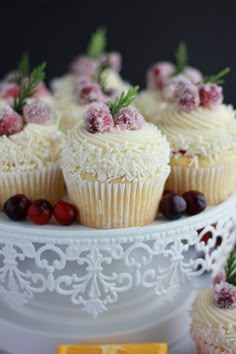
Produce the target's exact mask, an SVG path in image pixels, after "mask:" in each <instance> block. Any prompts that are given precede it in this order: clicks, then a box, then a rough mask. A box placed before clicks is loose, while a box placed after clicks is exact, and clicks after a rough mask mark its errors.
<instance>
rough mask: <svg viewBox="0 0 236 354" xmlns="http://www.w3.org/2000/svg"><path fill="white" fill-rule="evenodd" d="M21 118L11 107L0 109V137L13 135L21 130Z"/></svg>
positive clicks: (22, 124)
mask: <svg viewBox="0 0 236 354" xmlns="http://www.w3.org/2000/svg"><path fill="white" fill-rule="evenodd" d="M23 126H24V123H23V118H22V116H21V115H19V114H18V113H17V112H15V111H14V110H13V109H12V108H11V106H5V107H4V108H2V109H0V136H2V135H6V136H9V135H13V134H16V133H19V132H20V131H21V130H22V129H23Z"/></svg>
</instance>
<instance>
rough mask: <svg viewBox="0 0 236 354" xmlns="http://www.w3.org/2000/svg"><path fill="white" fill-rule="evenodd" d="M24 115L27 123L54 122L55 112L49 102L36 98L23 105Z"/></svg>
mask: <svg viewBox="0 0 236 354" xmlns="http://www.w3.org/2000/svg"><path fill="white" fill-rule="evenodd" d="M23 117H24V120H25V122H26V123H36V124H45V123H48V124H49V123H52V121H53V114H52V110H51V108H50V106H49V104H48V103H47V102H45V101H42V100H39V99H35V100H33V101H31V102H30V103H27V104H26V105H25V106H24V107H23Z"/></svg>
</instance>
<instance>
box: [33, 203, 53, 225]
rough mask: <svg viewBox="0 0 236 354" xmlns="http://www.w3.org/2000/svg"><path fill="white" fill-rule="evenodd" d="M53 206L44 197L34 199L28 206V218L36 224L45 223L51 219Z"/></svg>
mask: <svg viewBox="0 0 236 354" xmlns="http://www.w3.org/2000/svg"><path fill="white" fill-rule="evenodd" d="M52 213H53V208H52V206H51V204H50V203H49V202H48V201H47V200H46V199H37V200H34V201H33V202H32V203H31V205H30V206H29V208H28V211H27V216H28V218H29V219H30V220H31V221H32V222H33V223H34V224H37V225H45V224H47V223H48V222H49V220H50V219H51V216H52Z"/></svg>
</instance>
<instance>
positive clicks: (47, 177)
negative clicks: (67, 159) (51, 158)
mask: <svg viewBox="0 0 236 354" xmlns="http://www.w3.org/2000/svg"><path fill="white" fill-rule="evenodd" d="M64 192H65V185H64V179H63V174H62V171H61V169H60V167H59V166H49V167H44V168H43V169H41V170H35V171H25V172H21V171H20V172H1V173H0V208H2V207H3V205H4V203H5V201H6V200H7V199H8V198H10V197H11V196H13V195H14V194H18V193H22V194H25V195H26V196H27V197H28V198H29V199H31V200H34V199H39V198H43V199H47V200H48V201H50V202H51V203H54V202H56V201H57V200H59V199H60V198H62V197H63V195H64Z"/></svg>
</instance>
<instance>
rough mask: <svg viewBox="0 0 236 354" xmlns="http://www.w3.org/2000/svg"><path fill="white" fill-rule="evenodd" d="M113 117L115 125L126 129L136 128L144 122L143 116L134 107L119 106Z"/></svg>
mask: <svg viewBox="0 0 236 354" xmlns="http://www.w3.org/2000/svg"><path fill="white" fill-rule="evenodd" d="M113 119H114V124H115V125H118V126H120V127H121V128H123V129H128V130H138V129H140V128H141V127H142V126H143V123H144V118H143V116H142V115H141V114H140V113H139V112H138V111H137V110H136V109H135V108H131V107H125V108H121V109H120V110H119V111H118V112H117V113H116V114H115V115H114V117H113Z"/></svg>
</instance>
